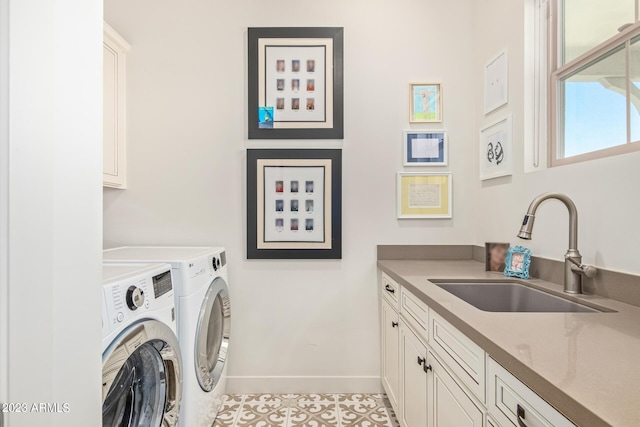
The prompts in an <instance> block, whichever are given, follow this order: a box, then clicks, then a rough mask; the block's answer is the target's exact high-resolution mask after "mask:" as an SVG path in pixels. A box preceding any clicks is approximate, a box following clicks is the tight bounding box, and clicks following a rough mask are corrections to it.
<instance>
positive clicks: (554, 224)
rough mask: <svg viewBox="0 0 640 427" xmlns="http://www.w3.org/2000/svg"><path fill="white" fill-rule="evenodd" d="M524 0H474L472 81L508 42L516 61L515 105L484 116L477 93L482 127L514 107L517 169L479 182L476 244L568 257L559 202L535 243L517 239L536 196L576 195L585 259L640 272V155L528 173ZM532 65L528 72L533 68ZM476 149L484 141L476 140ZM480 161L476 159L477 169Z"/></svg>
mask: <svg viewBox="0 0 640 427" xmlns="http://www.w3.org/2000/svg"><path fill="white" fill-rule="evenodd" d="M529 1H531V0H526V1H512V0H476V1H475V2H474V8H475V13H474V35H473V40H474V53H475V57H474V59H475V66H474V68H473V70H474V73H473V75H474V76H475V77H474V85H475V86H476V87H478V88H482V86H483V70H484V64H485V63H486V62H487V61H488V60H489V59H490V58H491V57H492V56H493V55H495V54H496V53H497V52H499V51H500V50H501V49H503V48H505V47H507V48H508V51H509V62H510V64H509V65H510V73H509V78H510V94H509V95H510V96H509V105H508V106H506V107H503V108H502V109H501V110H499V111H498V112H495V113H493V114H491V115H490V116H489V117H486V118H485V117H484V115H483V113H482V99H483V98H482V91H478V92H477V93H476V102H475V123H476V128H477V129H480V128H481V127H484V126H485V125H487V124H489V123H491V122H493V121H495V120H496V119H498V118H500V117H501V116H503V115H504V114H506V113H507V112H511V113H513V129H514V132H513V138H514V155H515V157H514V161H515V173H514V175H513V177H509V178H501V179H496V180H492V181H488V182H484V183H482V184H481V183H480V182H477V181H474V183H473V185H472V187H471V188H470V189H472V190H474V191H473V192H474V193H475V194H476V202H477V205H478V206H479V207H480V209H479V210H478V217H477V219H478V221H477V223H476V225H477V227H476V229H477V232H476V233H475V237H476V243H478V244H484V242H486V241H511V242H512V243H514V244H516V243H517V244H522V243H524V244H525V246H527V247H530V248H532V250H533V252H534V253H535V254H536V255H539V256H542V257H546V258H553V259H562V258H563V256H564V253H565V252H566V250H567V247H568V215H567V213H566V208H565V207H564V206H563V205H562V204H561V203H559V202H553V201H549V202H546V203H545V204H544V205H543V206H542V207H541V208H540V209H539V210H538V215H537V216H536V225H535V230H534V234H533V238H534V239H533V240H532V241H531V242H525V241H521V240H519V239H517V238H516V234H517V232H518V229H519V226H520V223H521V222H522V218H523V216H524V214H525V212H526V210H527V207H528V206H529V203H530V202H531V200H532V199H533V198H534V197H535V196H537V195H538V194H540V193H543V192H548V191H554V192H563V193H567V194H568V195H570V196H571V197H572V198H573V199H574V201H575V203H576V205H577V206H578V212H579V220H580V222H579V226H580V232H579V238H580V242H579V248H580V251H581V252H582V254H583V256H584V259H585V262H589V263H595V264H596V265H597V266H601V267H606V268H608V269H613V270H620V271H625V272H630V273H635V274H638V273H640V263H638V258H637V255H636V254H635V252H634V251H633V250H632V248H633V244H634V243H635V242H638V241H639V240H640V231H639V230H640V229H639V228H638V227H637V226H636V225H635V224H636V221H637V212H638V211H639V210H640V192H639V191H638V189H637V183H638V182H640V167H638V165H639V164H640V153H635V154H629V155H623V156H618V157H610V158H607V159H602V160H598V161H592V162H586V163H581V164H576V165H572V166H562V167H558V168H552V169H547V170H543V171H538V172H532V173H524V153H525V152H524V150H525V148H524V143H523V141H524V139H525V137H526V135H525V131H524V129H525V123H524V122H525V114H530V113H529V112H527V113H525V111H528V109H527V108H526V106H525V88H526V87H527V85H529V84H531V83H530V82H528V81H525V78H524V76H525V57H524V44H525V32H524V24H523V23H524V16H525V5H526V3H527V2H529ZM527 71H528V70H527ZM475 147H476V148H475V155H476V156H477V155H478V148H477V147H478V144H476V145H475ZM477 170H478V165H477V163H476V164H475V171H476V174H477Z"/></svg>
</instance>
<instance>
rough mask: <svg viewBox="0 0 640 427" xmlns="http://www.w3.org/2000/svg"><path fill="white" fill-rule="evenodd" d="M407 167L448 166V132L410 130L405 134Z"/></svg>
mask: <svg viewBox="0 0 640 427" xmlns="http://www.w3.org/2000/svg"><path fill="white" fill-rule="evenodd" d="M403 146H404V147H403V148H404V150H403V152H404V165H405V166H447V164H448V151H449V149H448V142H447V132H445V131H443V130H433V131H431V130H415V131H414V130H408V131H405V132H404V138H403Z"/></svg>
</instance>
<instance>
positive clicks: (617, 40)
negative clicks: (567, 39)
mask: <svg viewBox="0 0 640 427" xmlns="http://www.w3.org/2000/svg"><path fill="white" fill-rule="evenodd" d="M540 1H542V2H544V1H545V0H540ZM561 2H562V0H548V1H547V3H548V4H547V34H540V37H543V36H546V37H547V39H548V43H547V46H548V50H549V51H548V54H547V63H548V67H549V68H548V73H547V76H548V82H549V85H548V99H549V102H548V113H547V114H548V117H547V120H548V123H549V125H548V135H547V140H548V144H547V145H548V150H547V157H548V159H547V161H548V164H549V166H550V167H557V166H563V165H568V164H574V163H579V162H585V161H589V160H595V159H601V158H605V157H611V156H617V155H620V154H627V153H633V152H636V151H640V140H638V141H632V140H631V108H632V105H631V98H630V96H629V94H630V85H631V84H632V83H631V79H630V76H631V61H630V59H631V58H630V55H631V49H630V47H631V41H632V40H633V39H634V38H636V37H638V36H640V21H639V20H638V18H639V16H638V14H639V4H638V1H637V0H636V10H635V19H636V22H634V23H633V24H631V25H629V26H628V27H627V28H625V29H624V30H622V31H621V32H619V33H618V34H616V35H615V36H613V37H611V38H609V39H608V40H606V41H604V42H602V43H601V44H599V45H597V46H595V47H594V48H592V49H590V50H589V51H587V52H585V53H584V54H582V55H580V56H579V57H577V58H574V59H573V60H571V61H569V62H567V63H566V64H564V65H562V66H559V65H558V64H560V63H561V59H560V58H561V55H563V53H564V52H563V51H562V47H561V46H560V44H559V42H560V31H561V25H562V23H563V22H564V21H563V18H562V10H561V7H560V6H561ZM622 45H624V52H625V55H626V60H627V61H626V77H627V85H626V92H627V94H626V96H625V98H626V110H627V113H626V126H627V142H626V143H625V144H624V145H618V146H615V147H609V148H604V149H601V150H596V151H591V152H588V153H584V154H579V155H577V156H572V157H565V158H559V157H558V148H559V146H560V144H563V143H564V142H560V141H562V140H563V138H562V137H561V133H562V132H563V128H562V125H561V120H560V116H559V115H560V114H561V113H563V112H564V103H563V101H564V100H563V99H560V98H559V95H560V82H561V81H562V79H564V78H565V77H568V76H570V75H572V74H574V73H576V72H578V71H579V70H581V69H583V68H586V67H588V66H589V65H590V64H591V63H593V62H594V61H595V60H597V59H598V58H600V57H602V56H604V55H606V54H607V53H609V52H613V51H614V50H615V49H616V48H619V47H620V46H622Z"/></svg>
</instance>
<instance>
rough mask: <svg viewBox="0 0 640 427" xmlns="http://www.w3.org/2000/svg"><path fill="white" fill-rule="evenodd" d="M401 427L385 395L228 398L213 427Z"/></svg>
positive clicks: (263, 395)
mask: <svg viewBox="0 0 640 427" xmlns="http://www.w3.org/2000/svg"><path fill="white" fill-rule="evenodd" d="M223 426H231V427H240V426H243V427H244V426H247V427H398V421H397V419H396V416H395V414H394V413H393V410H392V409H391V405H390V404H389V400H388V399H387V397H386V395H384V394H245V395H237V394H236V395H227V396H225V400H224V402H223V404H222V407H221V408H220V412H219V413H218V418H216V421H215V423H214V424H213V427H223Z"/></svg>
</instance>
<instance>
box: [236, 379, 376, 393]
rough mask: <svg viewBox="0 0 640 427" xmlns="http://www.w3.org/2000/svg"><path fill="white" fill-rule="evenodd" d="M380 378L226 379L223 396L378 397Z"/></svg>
mask: <svg viewBox="0 0 640 427" xmlns="http://www.w3.org/2000/svg"><path fill="white" fill-rule="evenodd" d="M382 392H383V388H382V383H381V382H380V377H378V376H375V377H337V376H336V377H245V376H228V377H227V393H229V394H247V393H303V394H306V393H382Z"/></svg>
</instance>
